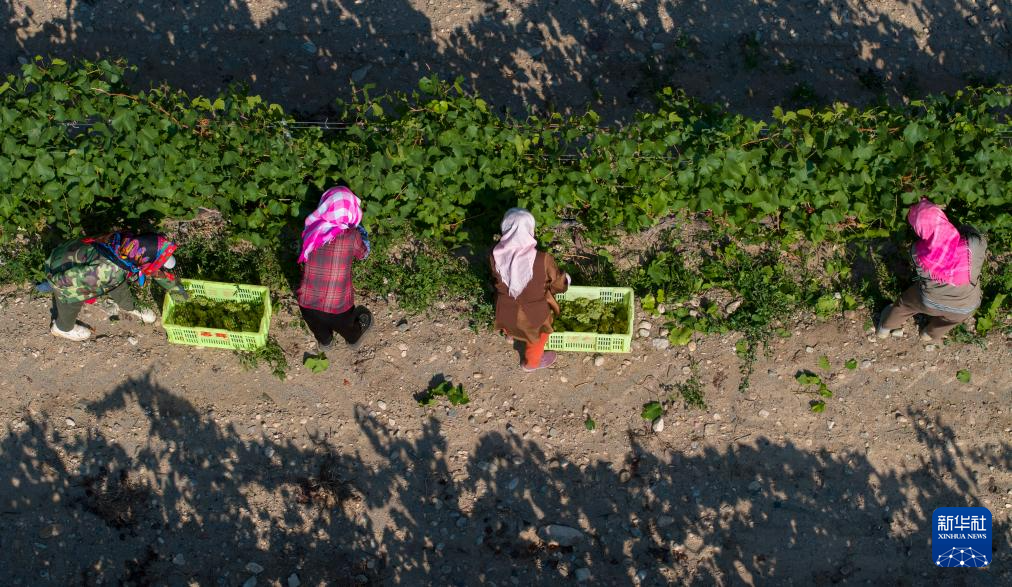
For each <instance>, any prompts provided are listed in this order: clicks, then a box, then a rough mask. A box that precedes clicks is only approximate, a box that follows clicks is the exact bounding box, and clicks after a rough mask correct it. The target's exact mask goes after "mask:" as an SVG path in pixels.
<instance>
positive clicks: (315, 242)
mask: <svg viewBox="0 0 1012 587" xmlns="http://www.w3.org/2000/svg"><path fill="white" fill-rule="evenodd" d="M360 222H362V202H361V201H360V200H359V199H358V196H356V195H355V194H353V193H352V192H351V190H349V189H348V188H346V187H334V188H330V189H329V190H327V191H326V192H324V193H323V197H321V198H320V205H319V207H317V208H316V210H315V211H314V212H313V213H312V214H310V215H309V216H307V217H306V228H305V230H303V231H302V252H301V253H300V254H299V263H305V262H307V261H308V260H309V255H311V254H312V253H313V251H315V250H316V249H319V248H320V247H322V246H323V245H325V244H327V243H329V242H330V241H332V240H334V237H336V236H337V235H339V234H341V233H342V232H344V231H346V230H349V229H352V228H355V227H356V226H358V224H359V223H360Z"/></svg>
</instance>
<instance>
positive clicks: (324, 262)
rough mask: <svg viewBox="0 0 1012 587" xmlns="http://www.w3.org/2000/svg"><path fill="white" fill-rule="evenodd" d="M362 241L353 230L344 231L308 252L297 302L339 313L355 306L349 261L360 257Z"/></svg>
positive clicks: (361, 255)
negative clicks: (310, 252)
mask: <svg viewBox="0 0 1012 587" xmlns="http://www.w3.org/2000/svg"><path fill="white" fill-rule="evenodd" d="M365 255H366V248H365V243H363V242H362V235H361V234H359V232H358V231H357V230H348V231H346V232H344V233H342V234H339V235H338V236H337V237H335V238H334V240H332V241H330V242H329V243H327V244H325V245H323V246H322V247H320V248H319V249H317V250H315V251H313V252H312V254H310V256H309V261H308V262H307V263H306V265H305V267H304V268H303V269H302V285H301V286H299V305H300V306H302V307H303V308H309V309H310V310H319V311H321V312H328V313H330V314H340V313H342V312H346V311H348V310H350V309H351V307H352V306H354V305H355V288H354V287H353V286H352V284H351V264H352V261H355V260H361V259H364V258H365Z"/></svg>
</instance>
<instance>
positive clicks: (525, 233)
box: [492, 208, 538, 299]
mask: <svg viewBox="0 0 1012 587" xmlns="http://www.w3.org/2000/svg"><path fill="white" fill-rule="evenodd" d="M537 247H538V240H537V239H536V238H534V216H532V215H531V213H530V212H528V211H527V210H524V209H523V208H510V209H509V210H507V211H506V216H504V217H503V219H502V238H501V239H500V240H499V244H497V245H496V246H495V248H494V249H492V257H493V258H494V259H495V269H496V271H498V272H499V277H501V278H502V280H503V283H505V284H506V287H507V288H509V293H510V296H511V297H513V298H514V299H516V298H519V297H520V294H521V293H522V292H523V291H524V288H525V287H527V284H528V283H530V281H531V278H532V277H533V276H534V257H535V256H536V255H537V254H538V248H537Z"/></svg>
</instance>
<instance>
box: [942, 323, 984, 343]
mask: <svg viewBox="0 0 1012 587" xmlns="http://www.w3.org/2000/svg"><path fill="white" fill-rule="evenodd" d="M944 340H945V344H975V345H977V346H979V347H980V348H987V342H986V341H985V339H984V337H983V336H981V334H980V333H979V332H971V331H970V330H969V329H968V328H967V327H966V325H965V324H960V325H959V326H957V327H955V328H953V329H952V330H950V331H949V334H947V335H946V336H945V339H944Z"/></svg>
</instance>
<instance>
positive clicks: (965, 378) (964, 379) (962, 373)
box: [956, 369, 970, 383]
mask: <svg viewBox="0 0 1012 587" xmlns="http://www.w3.org/2000/svg"><path fill="white" fill-rule="evenodd" d="M956 379H957V380H958V381H959V382H960V383H969V382H970V372H969V371H967V370H966V369H960V370H959V371H957V372H956Z"/></svg>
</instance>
